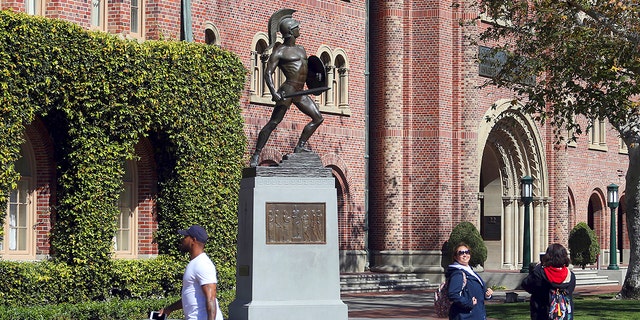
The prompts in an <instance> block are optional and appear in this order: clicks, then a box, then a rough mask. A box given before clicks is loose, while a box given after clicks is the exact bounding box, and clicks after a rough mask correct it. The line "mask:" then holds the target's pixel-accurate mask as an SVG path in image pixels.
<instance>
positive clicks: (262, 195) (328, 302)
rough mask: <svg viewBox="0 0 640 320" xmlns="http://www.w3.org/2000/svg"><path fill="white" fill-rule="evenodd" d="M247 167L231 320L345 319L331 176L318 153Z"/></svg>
mask: <svg viewBox="0 0 640 320" xmlns="http://www.w3.org/2000/svg"><path fill="white" fill-rule="evenodd" d="M292 156H293V157H290V158H288V159H287V160H285V162H283V164H282V165H281V166H280V167H256V168H250V169H245V172H244V178H243V179H242V182H241V191H240V204H239V207H238V208H239V212H238V267H237V275H236V280H237V286H236V288H237V289H236V300H235V301H233V303H231V305H230V306H229V318H230V320H289V319H290V320H300V319H305V320H321V319H322V320H329V319H330V320H347V319H348V315H347V305H346V304H344V303H343V302H342V300H340V271H339V252H338V217H337V199H336V189H335V182H334V178H333V177H332V176H331V171H330V169H326V168H322V163H321V162H320V158H319V157H318V156H317V155H315V154H295V155H292Z"/></svg>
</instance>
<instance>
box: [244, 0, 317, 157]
mask: <svg viewBox="0 0 640 320" xmlns="http://www.w3.org/2000/svg"><path fill="white" fill-rule="evenodd" d="M294 12H296V11H295V10H293V9H281V10H278V11H277V12H276V13H274V14H273V15H272V16H271V18H270V19H269V25H268V29H269V47H268V48H267V50H265V53H266V51H268V50H270V49H272V48H273V50H272V52H271V54H270V55H269V56H268V59H267V65H266V68H265V73H264V81H265V83H266V85H267V87H268V88H269V91H270V92H271V100H273V101H275V103H276V105H275V108H274V109H273V113H272V114H271V118H270V119H269V122H267V124H266V125H265V126H264V127H263V128H262V130H260V134H259V135H258V141H257V142H256V149H255V151H254V153H253V155H252V156H251V160H250V163H249V165H250V166H251V167H255V166H257V165H258V160H259V158H260V152H261V151H262V148H264V146H265V144H266V143H267V140H269V136H270V135H271V132H273V130H274V129H275V128H276V127H277V126H278V124H279V123H280V121H282V119H283V118H284V115H285V113H286V112H287V110H288V109H289V107H290V106H291V104H292V103H293V104H294V105H295V106H296V107H297V108H298V109H299V110H300V111H302V112H303V113H304V114H306V115H307V116H309V117H310V118H311V121H310V122H309V123H307V125H306V126H305V127H304V129H303V130H302V134H300V138H299V139H298V143H297V144H296V146H295V148H294V152H296V153H297V152H311V150H310V149H309V148H308V145H307V141H308V140H309V138H310V137H311V135H312V134H313V133H314V132H315V131H316V129H318V126H320V124H322V121H324V119H323V118H322V114H320V110H319V109H318V106H317V105H316V103H315V101H314V100H313V99H311V97H309V94H320V93H321V92H324V91H326V90H328V89H329V88H328V87H326V79H327V76H326V70H325V68H324V65H323V64H322V61H321V60H320V59H318V57H315V56H311V57H309V58H307V53H306V51H305V50H304V48H303V47H302V46H300V45H297V44H296V39H297V38H298V37H299V36H300V23H299V22H298V21H296V20H295V19H293V16H292V15H293V13H294ZM277 31H279V32H280V34H281V35H282V39H283V43H282V44H280V43H277V42H276V36H277V34H276V32H277ZM276 68H280V70H281V71H282V73H283V74H284V76H285V78H286V80H285V82H284V83H283V84H282V85H281V86H280V87H279V88H278V89H276V87H275V86H274V83H273V75H274V73H275V72H276ZM305 83H306V84H307V88H308V89H307V90H304V85H305Z"/></svg>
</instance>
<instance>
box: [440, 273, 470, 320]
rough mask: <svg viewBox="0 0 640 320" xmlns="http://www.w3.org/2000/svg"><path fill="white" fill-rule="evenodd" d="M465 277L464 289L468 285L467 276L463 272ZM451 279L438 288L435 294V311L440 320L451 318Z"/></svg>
mask: <svg viewBox="0 0 640 320" xmlns="http://www.w3.org/2000/svg"><path fill="white" fill-rule="evenodd" d="M462 277H463V279H464V280H463V281H464V282H463V285H462V289H464V287H465V286H466V285H467V275H466V274H465V273H464V272H462ZM448 293H449V279H448V278H447V279H446V280H445V281H444V282H443V283H441V284H440V286H438V289H437V290H436V293H435V302H434V304H433V306H434V309H435V310H436V315H437V316H438V318H448V317H449V309H450V308H451V300H449V296H448V295H447V294H448Z"/></svg>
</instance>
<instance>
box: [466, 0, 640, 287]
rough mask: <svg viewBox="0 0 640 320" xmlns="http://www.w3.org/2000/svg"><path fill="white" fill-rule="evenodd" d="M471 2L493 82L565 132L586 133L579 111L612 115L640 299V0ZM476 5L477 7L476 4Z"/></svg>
mask: <svg viewBox="0 0 640 320" xmlns="http://www.w3.org/2000/svg"><path fill="white" fill-rule="evenodd" d="M469 3H470V5H469V6H468V7H466V8H467V9H469V8H472V9H471V10H475V11H474V12H475V13H478V12H481V13H482V14H481V15H480V16H481V17H483V21H485V22H489V23H481V24H478V23H477V21H474V23H470V24H466V25H467V26H468V27H471V28H478V27H480V29H478V30H479V31H478V32H477V33H476V34H477V35H478V38H477V39H474V40H477V41H478V43H482V44H490V45H491V46H492V50H491V53H489V54H487V55H485V56H484V57H481V59H483V60H484V62H491V61H493V62H495V63H496V64H495V66H496V67H497V68H496V70H497V71H496V73H495V76H494V77H493V78H492V79H491V80H490V81H489V83H488V84H491V85H495V86H497V87H499V88H508V89H511V90H513V91H514V93H515V94H516V99H514V104H515V103H516V101H517V102H518V103H521V104H522V105H523V106H522V109H523V111H524V112H526V113H529V114H532V115H533V116H534V117H535V119H536V120H538V121H540V122H541V123H547V124H551V125H552V126H553V127H554V128H555V129H554V130H556V133H557V136H558V142H561V140H562V138H561V136H562V135H561V134H560V133H561V132H565V131H564V130H568V132H572V133H573V134H574V136H573V137H572V138H571V139H575V136H577V135H580V134H582V132H583V129H588V128H584V124H583V125H582V126H581V125H580V123H579V121H577V119H579V118H580V117H579V116H583V117H586V118H587V119H589V120H594V119H605V118H606V119H608V121H609V122H610V123H611V125H612V127H613V128H615V130H617V131H618V132H619V134H620V137H621V138H622V140H623V141H624V143H625V144H626V145H627V147H628V154H629V168H628V170H627V175H626V186H625V190H626V199H627V203H626V207H627V225H628V231H629V240H630V249H631V250H630V255H629V258H630V259H629V269H628V271H627V275H626V278H625V281H624V284H623V286H622V292H621V295H622V297H623V298H629V299H640V102H639V99H638V94H640V86H639V85H638V83H639V82H640V50H639V49H640V5H639V3H638V2H637V1H608V0H607V1H603V0H536V1H513V0H508V1H507V0H480V1H479V2H472V1H469ZM475 4H478V5H479V7H472V6H475Z"/></svg>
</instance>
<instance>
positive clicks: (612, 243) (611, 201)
mask: <svg viewBox="0 0 640 320" xmlns="http://www.w3.org/2000/svg"><path fill="white" fill-rule="evenodd" d="M607 204H608V205H609V208H611V231H610V232H609V236H610V237H611V238H610V240H609V266H608V267H607V269H609V270H618V269H620V268H619V267H618V254H617V252H616V250H617V249H616V208H617V207H618V185H616V184H615V183H612V184H610V185H608V186H607Z"/></svg>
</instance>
